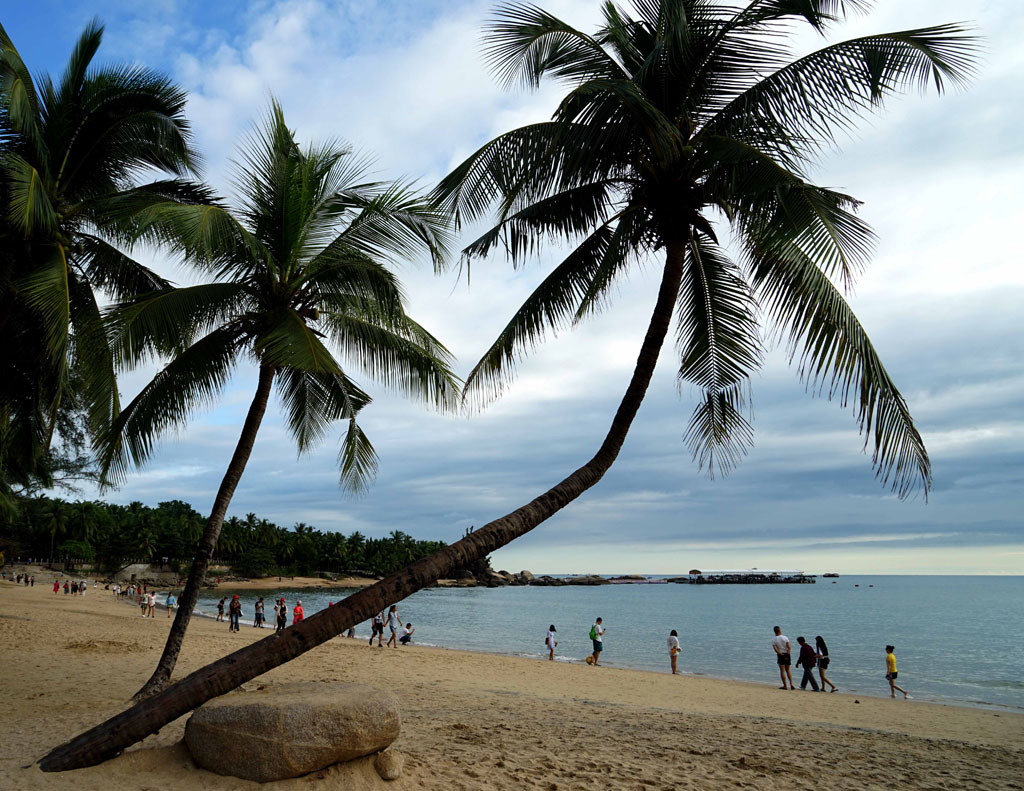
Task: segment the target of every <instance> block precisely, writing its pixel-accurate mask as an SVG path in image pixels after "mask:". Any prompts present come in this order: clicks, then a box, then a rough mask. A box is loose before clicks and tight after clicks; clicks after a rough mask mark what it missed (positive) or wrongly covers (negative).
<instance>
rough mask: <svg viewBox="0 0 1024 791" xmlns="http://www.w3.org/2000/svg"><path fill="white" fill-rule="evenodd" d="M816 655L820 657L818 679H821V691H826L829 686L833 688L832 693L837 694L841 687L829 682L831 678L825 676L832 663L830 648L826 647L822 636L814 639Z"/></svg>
mask: <svg viewBox="0 0 1024 791" xmlns="http://www.w3.org/2000/svg"><path fill="white" fill-rule="evenodd" d="M814 646H815V653H817V655H818V677H819V678H820V679H821V691H822V692H824V691H825V685H826V684H828V685H829V686H830V687H832V689H831V691H832V692H835V691H836V690H837V689H839V687H837V686H836V685H835V684H833V683H832V682H831V680H829V677H828V676H826V675H825V671H826V670H828V664H829V662H830V661H831V660H830V659H829V656H828V646H827V645H825V638H824V637H822V636H821V635H820V634H819V635H818V636H817V637H815V638H814Z"/></svg>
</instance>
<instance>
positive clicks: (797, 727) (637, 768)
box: [0, 583, 1024, 791]
mask: <svg viewBox="0 0 1024 791" xmlns="http://www.w3.org/2000/svg"><path fill="white" fill-rule="evenodd" d="M102 594H106V595H105V596H104V595H102ZM119 605H120V606H119ZM140 617H141V616H140V615H139V614H138V611H137V609H136V610H134V611H133V610H131V609H128V608H127V607H125V606H124V603H123V602H119V601H117V600H115V599H114V598H113V596H112V595H111V594H110V592H109V591H103V590H102V589H97V590H95V591H93V590H92V589H90V590H89V593H87V595H86V597H85V598H73V597H65V596H64V595H63V594H60V595H57V596H55V595H53V593H52V592H51V591H50V590H48V589H47V587H46V586H45V584H43V585H42V586H40V585H37V586H36V587H35V588H28V589H24V588H23V587H18V586H14V585H11V584H9V583H7V584H3V585H0V657H2V659H3V662H4V668H5V682H6V683H5V687H6V689H7V690H9V692H8V695H7V696H6V699H5V705H4V706H3V707H0V727H2V728H3V732H4V733H5V736H6V739H5V747H6V749H5V750H3V751H2V752H0V781H2V785H3V787H10V788H20V789H30V790H31V789H50V788H54V787H61V788H63V787H68V788H71V787H74V788H75V789H76V790H77V791H106V789H109V788H110V787H112V786H113V787H118V786H120V787H124V788H129V789H130V788H139V787H140V777H141V775H142V774H143V773H145V775H146V785H147V787H154V788H156V787H159V788H162V789H165V791H186V790H187V791H191V789H193V788H196V787H201V788H207V789H256V788H258V787H259V786H257V785H255V784H252V783H248V782H245V781H241V780H237V779H235V778H229V777H220V776H217V775H213V774H210V773H207V772H204V771H202V770H200V769H198V768H197V767H195V765H194V764H193V763H192V762H191V759H190V758H189V756H188V753H187V750H185V748H184V747H183V746H182V744H181V743H180V742H181V737H182V734H183V730H184V722H185V719H186V717H182V718H180V719H179V720H177V721H175V722H174V723H171V724H169V725H167V726H165V727H164V728H163V729H162V730H161V731H160V733H158V734H155V735H153V736H150V737H149V738H147V739H146V740H145V741H144V742H143V743H142V744H141V745H136V746H135V747H133V748H131V749H129V750H128V751H127V752H126V753H125V754H123V755H122V756H120V757H118V758H115V759H113V760H111V761H107V762H105V763H103V764H101V765H99V766H96V767H91V768H88V769H82V770H77V771H74V772H69V773H62V774H60V775H51V774H44V773H42V772H40V771H39V770H38V768H35V767H34V766H30V767H28V768H25V764H26V763H28V762H29V761H30V760H31V761H34V760H36V759H38V758H39V757H40V756H41V755H42V754H44V753H45V752H47V751H48V750H49V749H51V748H52V747H54V746H56V745H57V744H60V743H61V742H63V741H65V740H66V739H68V738H70V737H72V736H74V735H76V734H77V733H79V732H80V731H81V730H83V729H85V728H88V727H91V726H93V725H96V724H97V723H99V722H101V721H102V720H104V719H106V718H107V717H109V716H111V715H113V714H115V713H116V712H118V711H121V710H123V708H124V705H125V702H126V701H127V700H128V698H130V696H131V695H132V694H133V693H134V692H135V690H136V689H138V687H139V686H141V684H142V683H143V682H144V681H145V679H146V678H147V677H148V675H149V673H150V672H151V671H152V669H153V666H154V665H155V662H156V659H157V657H158V656H159V653H160V651H161V649H162V647H163V641H164V639H165V637H166V634H167V630H168V628H169V626H170V619H168V618H166V617H165V613H160V614H158V615H157V616H156V617H155V618H152V619H143V621H142V622H141V623H140ZM250 624H251V621H250ZM253 631H256V630H253V628H252V626H251V625H249V626H248V628H243V629H242V630H241V632H239V633H238V634H232V633H229V632H228V630H227V629H226V628H225V625H224V624H221V623H217V622H216V621H215V619H211V618H196V619H194V620H193V621H192V625H191V626H190V629H189V633H188V636H187V637H186V640H185V643H184V645H183V647H182V653H181V656H180V659H179V663H178V668H177V671H176V673H175V677H176V678H181V677H183V676H184V675H186V674H187V673H190V672H192V671H194V670H196V669H198V668H199V667H201V666H203V665H205V664H207V663H208V662H210V661H212V660H214V659H216V658H219V657H220V656H223V655H225V654H227V653H229V652H230V651H232V650H235V649H237V648H239V647H242V646H244V645H248V644H249V643H251V642H252V641H253V640H254V639H257V638H263V637H266V636H267V634H268V633H271V632H268V631H266V630H265V631H264V633H261V634H252V632H253ZM112 668H116V672H113V673H112V672H110V671H111V669H112ZM101 680H102V682H101V683H97V682H100V681H101ZM321 680H323V681H326V680H343V681H355V682H360V683H369V684H370V685H372V686H376V687H378V688H382V689H388V690H391V691H393V692H394V693H395V694H397V695H398V696H399V698H400V700H401V708H402V717H403V727H402V734H401V736H400V737H399V739H398V742H396V745H395V746H396V748H397V749H399V750H401V751H402V752H403V753H404V754H405V755H406V758H407V762H406V770H405V772H404V773H403V776H402V777H401V778H400V779H399V780H397V781H394V782H393V783H389V784H387V785H386V786H385V785H384V784H383V782H382V781H379V780H378V779H377V778H376V777H375V776H373V775H372V774H371V775H367V776H365V777H364V776H362V775H359V776H358V777H356V778H354V779H353V777H352V776H349V775H348V774H346V772H349V771H351V772H354V771H356V770H355V769H354V768H353V769H351V770H348V769H344V768H343V767H335V768H332V769H330V770H327V772H326V774H325V777H326V779H327V780H328V781H333V782H328V783H327V784H326V785H325V786H324V787H338V788H341V787H350V788H354V789H364V788H365V789H371V788H385V787H386V788H390V789H402V790H403V791H412V790H413V789H424V790H425V791H442V789H444V790H445V791H447V789H451V788H463V789H477V788H479V789H499V790H500V791H505V790H506V789H507V791H512V790H513V789H520V788H528V787H536V788H540V789H548V788H550V787H551V785H552V784H554V785H556V786H557V788H559V789H576V788H585V789H591V788H592V789H601V790H602V791H626V789H636V788H637V787H638V785H643V786H645V787H647V788H662V789H669V788H673V789H679V788H693V789H698V788H700V789H726V788H728V789H734V788H735V787H736V785H737V783H738V782H739V781H743V784H749V785H750V786H751V787H754V788H759V789H761V788H764V789H768V788H777V787H778V784H779V783H786V784H789V785H794V784H795V785H796V787H799V788H808V789H810V788H815V789H819V791H824V790H825V789H846V788H854V787H879V786H882V785H884V786H888V787H900V786H902V787H922V786H925V785H932V786H947V787H963V786H964V785H966V784H968V783H970V782H972V781H973V782H983V783H985V784H986V785H990V786H992V787H1005V786H1007V785H1008V784H1009V783H1010V782H1011V779H1013V778H1018V777H1020V776H1022V775H1024V749H1022V745H1024V715H1020V714H1016V713H1009V712H998V713H997V712H991V711H987V710H982V709H974V708H967V707H961V706H955V705H948V704H938V703H929V702H922V701H913V700H911V701H902V700H896V701H890V700H888V699H880V698H869V697H867V696H864V697H854V696H853V695H846V694H843V693H841V692H840V693H837V694H835V695H831V694H830V695H824V694H819V695H816V696H813V697H812V696H809V695H792V696H790V695H788V694H787V695H782V694H781V692H780V691H778V690H775V689H771V688H769V687H767V686H765V685H761V684H756V683H752V682H732V681H723V680H717V679H710V678H707V677H702V676H685V675H684V676H672V675H670V674H668V673H657V672H652V671H646V670H630V669H625V668H615V667H603V668H599V669H595V668H591V667H588V666H586V665H583V664H581V663H575V662H547V661H544V660H541V659H533V658H524V657H516V656H508V655H498V654H483V653H477V652H470V651H461V650H452V649H445V648H433V647H428V646H423V645H412V646H404V647H402V648H399V649H393V648H383V649H378V648H376V647H374V648H369V647H368V646H367V645H366V644H365V643H363V642H361V641H360V640H348V639H345V638H343V637H339V638H334V639H332V640H330V641H328V642H327V643H325V644H324V645H322V646H320V647H318V648H317V649H315V650H313V651H311V652H309V653H307V654H305V655H303V656H301V657H299V658H297V659H296V660H294V661H292V662H290V663H288V664H286V665H284V666H282V667H280V668H276V669H275V670H272V671H270V672H268V673H266V674H264V675H263V676H260V677H259V678H258V679H256V680H254V681H251V682H248V683H247V684H245V685H243V687H242V691H238V692H234V693H229V694H254V693H255V691H256V690H257V689H258V688H260V687H266V686H273V685H276V684H282V683H289V682H294V681H303V682H311V683H315V682H317V681H321ZM624 734H628V735H629V736H628V738H627V740H626V741H623V735H624ZM816 753H817V754H818V755H820V754H825V753H827V754H828V756H829V760H828V762H826V763H825V764H822V763H820V762H819V761H818V760H817V758H816ZM595 764H599V766H598V768H595ZM371 772H372V770H371ZM310 780H311V778H310V777H305V778H297V779H296V780H293V781H285V782H282V783H279V784H276V785H271V786H270V787H269V788H271V789H296V790H297V789H299V788H306V787H308V783H309V782H310ZM357 781H358V782H357ZM645 781H646V782H645ZM1013 782H1019V781H1017V780H1015V779H1014V780H1013ZM300 784H301V785H300Z"/></svg>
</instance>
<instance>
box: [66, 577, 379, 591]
mask: <svg viewBox="0 0 1024 791" xmlns="http://www.w3.org/2000/svg"><path fill="white" fill-rule="evenodd" d="M211 576H212V575H208V576H207V581H210V577H211ZM213 579H216V577H213ZM376 581H377V580H375V579H374V578H372V577H338V578H337V579H336V580H325V579H323V578H321V577H260V578H259V579H250V580H238V581H235V580H232V581H228V580H226V579H225V580H223V581H222V582H221V583H220V584H216V583H215V584H213V585H212V586H209V587H207V588H204V590H206V591H208V590H209V588H210V587H212V588H215V589H220V590H225V591H238V590H250V591H268V590H294V589H296V588H365V587H366V586H367V585H373V583H375V582H376ZM50 587H51V588H52V587H53V583H52V582H51V583H50Z"/></svg>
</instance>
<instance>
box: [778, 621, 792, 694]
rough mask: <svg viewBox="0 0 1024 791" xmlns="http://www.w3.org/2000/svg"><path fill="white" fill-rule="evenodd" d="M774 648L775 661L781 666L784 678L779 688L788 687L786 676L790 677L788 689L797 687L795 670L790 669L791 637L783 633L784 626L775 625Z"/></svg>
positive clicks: (780, 669) (780, 672) (780, 671)
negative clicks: (794, 681) (794, 678)
mask: <svg viewBox="0 0 1024 791" xmlns="http://www.w3.org/2000/svg"><path fill="white" fill-rule="evenodd" d="M772 650H773V651H775V661H776V663H778V666H779V676H780V677H781V678H782V686H781V687H779V689H787V687H786V678H787V677H788V678H789V687H788V689H796V687H795V686H793V671H792V670H790V669H789V666H790V663H791V662H792V660H791V659H790V656H791V655H790V647H789V638H788V637H786V635H784V634H783V633H782V628H781V627H778V626H776V627H775V637H773V638H772Z"/></svg>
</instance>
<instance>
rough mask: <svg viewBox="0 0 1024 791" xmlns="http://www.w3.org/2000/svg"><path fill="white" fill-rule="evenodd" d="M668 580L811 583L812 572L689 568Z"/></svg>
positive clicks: (813, 578)
mask: <svg viewBox="0 0 1024 791" xmlns="http://www.w3.org/2000/svg"><path fill="white" fill-rule="evenodd" d="M668 581H669V582H675V583H679V584H682V585H813V584H814V583H816V582H817V581H818V578H817V576H816V575H814V574H805V573H804V572H802V571H794V570H791V569H785V570H781V569H780V570H775V569H748V570H744V571H733V570H714V571H701V570H700V569H691V570H690V573H689V574H687V575H685V576H682V577H670V578H669V580H668Z"/></svg>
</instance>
